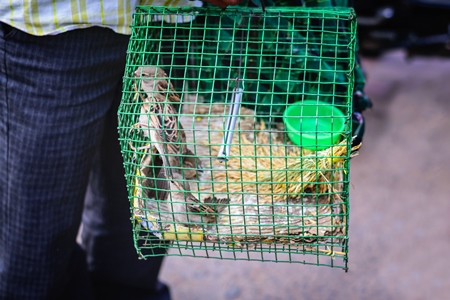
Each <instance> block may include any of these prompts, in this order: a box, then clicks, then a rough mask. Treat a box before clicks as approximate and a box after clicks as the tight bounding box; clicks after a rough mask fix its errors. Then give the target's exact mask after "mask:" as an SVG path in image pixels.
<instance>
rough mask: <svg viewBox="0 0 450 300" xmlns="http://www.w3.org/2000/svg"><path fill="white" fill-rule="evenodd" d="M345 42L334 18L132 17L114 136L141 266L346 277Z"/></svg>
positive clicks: (348, 49)
mask: <svg viewBox="0 0 450 300" xmlns="http://www.w3.org/2000/svg"><path fill="white" fill-rule="evenodd" d="M175 20H178V21H183V22H178V23H176V22H173V21H175ZM355 31H356V20H355V14H354V12H353V10H351V9H348V8H329V9H324V8H304V7H297V8H293V7H284V8H268V9H267V10H266V11H265V12H262V10H261V9H260V8H229V9H227V10H224V11H222V10H220V9H217V8H212V7H207V8H166V7H152V8H149V7H138V8H137V10H136V13H135V14H134V22H133V25H132V36H131V40H130V44H129V48H128V56H127V65H126V70H125V76H124V84H123V97H122V103H121V106H120V108H119V134H120V142H121V148H122V153H123V157H124V165H125V170H126V179H127V184H128V191H129V199H130V204H131V216H132V218H131V219H132V222H133V224H134V227H133V228H134V231H133V234H134V240H135V245H136V249H137V251H138V253H139V255H140V256H141V257H143V258H145V257H149V256H155V255H177V256H194V257H208V258H219V259H232V260H256V261H276V262H296V263H304V264H314V265H327V266H332V267H338V268H343V269H346V268H347V254H348V247H347V242H348V217H349V215H348V213H349V169H350V168H349V159H350V157H351V156H353V154H352V150H353V151H356V150H357V146H356V147H353V149H352V136H351V109H352V103H351V99H352V91H353V82H354V78H353V69H354V66H355V58H354V57H355ZM288 108H291V109H292V108H295V109H293V111H294V112H293V114H292V115H290V116H284V114H285V113H286V110H287V109H288ZM328 110H329V112H328V113H326V112H327V111H328ZM307 112H309V113H310V115H306V113H307ZM283 116H284V117H283ZM291 121H292V124H293V125H292V126H291V127H288V126H287V125H286V124H287V123H286V122H289V123H291ZM324 124H325V125H324ZM296 136H300V137H303V139H302V138H299V139H298V140H297V142H293V141H294V140H295V139H296ZM333 137H334V138H333ZM161 247H162V248H166V249H167V250H168V251H167V253H161V251H155V249H156V248H161Z"/></svg>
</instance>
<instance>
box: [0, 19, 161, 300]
mask: <svg viewBox="0 0 450 300" xmlns="http://www.w3.org/2000/svg"><path fill="white" fill-rule="evenodd" d="M127 44H128V36H125V35H120V34H116V33H114V32H113V31H112V30H110V29H106V28H100V27H91V28H88V29H77V30H73V31H68V32H66V33H62V34H58V35H54V36H43V37H38V36H32V35H29V34H26V33H24V32H21V31H19V30H17V29H15V28H12V27H10V26H8V25H5V24H2V23H0V299H95V297H96V296H98V297H97V298H101V299H106V298H105V297H107V298H108V299H140V300H143V299H169V298H170V294H169V291H168V289H167V287H165V286H164V285H162V284H160V283H159V282H158V280H157V277H158V273H159V269H160V266H161V262H162V258H154V259H149V260H145V261H144V260H138V258H137V254H136V251H135V249H134V245H133V241H132V229H131V222H130V210H129V203H128V198H127V191H126V183H125V179H124V169H123V165H122V157H121V154H120V148H119V143H118V140H117V138H118V136H117V107H118V104H119V101H120V97H121V82H122V76H123V70H124V66H125V53H126V48H127ZM80 223H82V224H83V231H82V245H81V247H80V246H79V245H78V244H77V243H76V236H77V232H78V229H79V226H80ZM162 251H163V250H161V252H162Z"/></svg>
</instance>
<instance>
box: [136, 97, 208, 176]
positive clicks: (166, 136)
mask: <svg viewBox="0 0 450 300" xmlns="http://www.w3.org/2000/svg"><path fill="white" fill-rule="evenodd" d="M152 97H153V101H152V103H149V110H148V115H149V117H150V120H149V121H150V122H149V123H150V130H149V131H150V133H149V134H150V140H151V141H152V145H153V146H155V148H156V150H157V152H158V153H159V155H161V157H162V158H163V164H164V166H165V167H166V168H170V169H171V170H172V169H176V171H178V172H180V173H182V174H183V175H184V177H185V178H188V179H190V178H195V177H196V176H197V175H198V174H197V172H198V171H199V172H202V171H203V170H202V166H201V162H200V159H199V158H198V157H196V156H195V155H194V153H192V151H191V150H189V149H188V148H187V146H186V134H185V132H184V129H183V126H182V125H181V123H179V120H178V117H177V116H176V111H175V109H174V107H173V106H172V105H170V104H168V103H164V101H163V100H165V99H164V96H162V95H160V94H154V95H152ZM145 105H146V104H144V105H143V106H145Z"/></svg>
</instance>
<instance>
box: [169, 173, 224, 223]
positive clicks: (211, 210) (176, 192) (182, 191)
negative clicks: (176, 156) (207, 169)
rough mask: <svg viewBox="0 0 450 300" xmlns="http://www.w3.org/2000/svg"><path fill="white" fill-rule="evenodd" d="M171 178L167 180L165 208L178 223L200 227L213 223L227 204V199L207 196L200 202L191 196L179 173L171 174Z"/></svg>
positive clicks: (187, 183) (187, 184)
mask: <svg viewBox="0 0 450 300" xmlns="http://www.w3.org/2000/svg"><path fill="white" fill-rule="evenodd" d="M166 175H167V174H166ZM171 177H172V178H168V179H169V185H170V189H169V190H170V191H169V193H168V204H167V206H168V210H169V211H170V212H172V213H173V217H174V220H175V221H176V222H178V223H183V224H188V225H189V224H190V225H201V224H205V223H211V222H215V221H216V218H217V214H218V213H220V212H221V211H222V210H223V209H224V206H223V205H224V204H228V203H229V199H228V198H220V199H217V198H216V197H212V196H208V197H207V198H205V199H204V200H203V202H201V201H199V200H198V199H197V198H196V197H195V196H194V195H192V193H191V190H190V186H189V182H188V181H185V180H184V178H183V176H182V175H181V174H180V173H178V172H172V176H171ZM192 223H194V224H192ZM195 223H198V224H195Z"/></svg>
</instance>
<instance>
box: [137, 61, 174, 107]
mask: <svg viewBox="0 0 450 300" xmlns="http://www.w3.org/2000/svg"><path fill="white" fill-rule="evenodd" d="M134 77H136V78H139V79H140V81H141V90H142V91H144V92H145V93H146V96H147V97H150V98H151V94H153V93H155V92H156V93H158V94H161V95H162V96H164V98H166V96H167V100H169V102H171V103H172V104H173V105H174V108H175V110H176V111H177V112H178V111H179V104H180V102H181V100H180V96H179V95H178V93H177V91H176V90H175V88H174V87H173V84H172V83H170V84H169V83H168V81H167V74H166V72H164V70H163V69H161V68H158V67H155V66H144V67H139V68H137V69H136V71H134Z"/></svg>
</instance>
